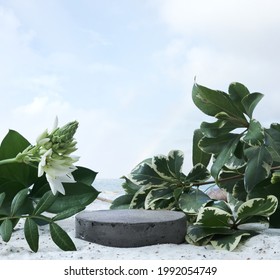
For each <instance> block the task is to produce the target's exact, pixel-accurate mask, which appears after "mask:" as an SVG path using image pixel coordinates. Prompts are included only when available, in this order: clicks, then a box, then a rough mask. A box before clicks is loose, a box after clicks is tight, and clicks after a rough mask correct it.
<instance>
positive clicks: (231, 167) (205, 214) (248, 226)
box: [111, 83, 280, 250]
mask: <svg viewBox="0 0 280 280" xmlns="http://www.w3.org/2000/svg"><path fill="white" fill-rule="evenodd" d="M262 98H263V94H261V93H258V92H253V93H251V92H250V91H249V89H248V88H247V87H246V86H244V85H243V84H241V83H232V84H230V86H229V89H228V93H226V92H223V91H219V90H213V89H209V88H207V87H204V86H201V85H199V84H197V83H195V84H194V86H193V89H192V99H193V102H194V104H195V105H196V106H197V107H198V109H200V110H201V111H202V112H203V113H204V114H206V115H208V116H211V117H213V118H214V121H213V122H202V123H201V125H200V128H198V129H196V130H195V131H194V135H193V154H192V162H193V169H192V170H191V171H190V172H189V173H188V174H187V175H185V174H184V173H183V171H182V165H183V158H184V156H183V153H182V152H181V151H171V152H170V153H169V154H168V156H162V155H160V156H154V157H152V158H149V159H146V160H144V161H142V162H141V163H140V164H138V165H137V166H136V167H135V168H134V169H133V170H132V171H131V173H130V174H129V175H127V176H125V177H123V178H124V179H125V183H124V184H123V188H124V190H125V194H124V195H123V196H121V197H119V198H117V199H116V200H115V201H114V202H113V203H112V206H111V208H113V209H120V208H145V209H151V210H153V209H170V210H176V211H183V212H185V213H186V215H187V219H188V225H189V226H188V234H187V236H186V241H187V242H189V243H191V244H195V245H205V244H208V243H211V244H212V245H213V246H214V247H216V248H219V249H220V248H223V249H227V250H234V248H236V246H237V245H238V244H239V243H240V241H242V240H243V239H245V238H248V237H250V236H252V235H254V234H256V232H257V231H259V230H261V229H265V228H267V227H268V226H271V227H280V206H279V205H278V203H277V202H278V200H279V199H280V140H279V139H280V124H275V123H274V124H271V126H270V128H265V127H263V126H262V124H261V123H260V122H259V121H257V120H256V119H255V117H254V110H255V108H256V106H257V105H258V103H259V102H260V100H261V99H262ZM211 160H212V161H211ZM209 165H210V166H209ZM208 166H209V167H208ZM207 168H209V170H210V171H208V170H207ZM211 177H212V180H211V179H210V178H211ZM207 184H208V185H216V187H219V188H221V189H223V190H225V191H226V192H227V193H228V198H230V199H228V200H227V201H219V200H214V199H210V198H209V196H208V195H207V193H205V191H204V190H205V188H204V189H202V186H204V185H207Z"/></svg>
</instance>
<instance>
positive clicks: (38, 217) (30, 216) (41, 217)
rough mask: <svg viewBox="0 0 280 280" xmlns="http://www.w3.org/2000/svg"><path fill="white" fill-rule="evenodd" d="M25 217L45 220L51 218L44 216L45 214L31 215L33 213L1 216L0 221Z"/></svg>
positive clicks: (47, 220)
mask: <svg viewBox="0 0 280 280" xmlns="http://www.w3.org/2000/svg"><path fill="white" fill-rule="evenodd" d="M26 218H31V219H38V220H42V221H46V222H50V221H51V218H49V217H45V216H33V215H23V216H13V217H2V218H0V221H4V220H6V219H9V220H14V219H26Z"/></svg>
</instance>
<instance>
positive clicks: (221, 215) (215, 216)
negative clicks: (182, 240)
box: [195, 207, 231, 228]
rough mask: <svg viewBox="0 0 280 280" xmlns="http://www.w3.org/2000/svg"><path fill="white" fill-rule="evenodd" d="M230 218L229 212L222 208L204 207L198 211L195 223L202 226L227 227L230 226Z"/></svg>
mask: <svg viewBox="0 0 280 280" xmlns="http://www.w3.org/2000/svg"><path fill="white" fill-rule="evenodd" d="M230 218H231V214H229V213H228V212H226V211H224V210H221V209H218V208H215V207H204V208H201V209H200V211H199V212H198V215H197V220H196V223H195V224H196V225H203V226H204V227H217V228H228V227H230Z"/></svg>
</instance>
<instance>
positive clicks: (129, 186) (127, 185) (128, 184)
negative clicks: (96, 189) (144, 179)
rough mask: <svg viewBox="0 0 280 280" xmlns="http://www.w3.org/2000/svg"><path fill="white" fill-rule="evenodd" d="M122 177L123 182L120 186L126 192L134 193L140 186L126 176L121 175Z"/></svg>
mask: <svg viewBox="0 0 280 280" xmlns="http://www.w3.org/2000/svg"><path fill="white" fill-rule="evenodd" d="M122 179H125V182H124V183H123V184H122V188H123V189H124V191H125V192H126V193H127V194H135V193H136V192H137V191H138V190H139V189H140V188H141V186H139V185H137V184H134V183H133V182H132V181H131V180H129V179H128V178H127V177H126V176H123V177H122Z"/></svg>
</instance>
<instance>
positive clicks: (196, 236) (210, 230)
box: [187, 225, 236, 242]
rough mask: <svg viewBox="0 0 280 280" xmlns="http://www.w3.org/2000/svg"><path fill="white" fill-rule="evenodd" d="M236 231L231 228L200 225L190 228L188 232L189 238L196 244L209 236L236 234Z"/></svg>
mask: <svg viewBox="0 0 280 280" xmlns="http://www.w3.org/2000/svg"><path fill="white" fill-rule="evenodd" d="M235 232H236V230H233V229H230V228H217V227H204V226H200V225H193V226H189V227H188V230H187V236H188V237H189V238H190V239H191V240H193V241H194V242H199V241H200V240H202V239H204V238H205V237H208V236H214V235H215V234H221V235H229V234H234V233H235Z"/></svg>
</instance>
